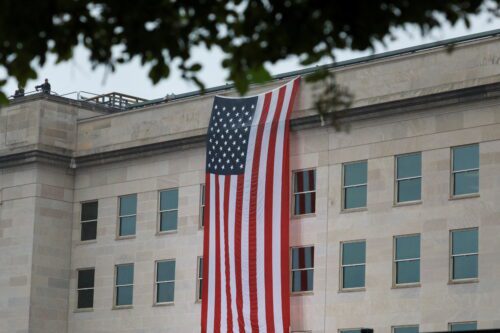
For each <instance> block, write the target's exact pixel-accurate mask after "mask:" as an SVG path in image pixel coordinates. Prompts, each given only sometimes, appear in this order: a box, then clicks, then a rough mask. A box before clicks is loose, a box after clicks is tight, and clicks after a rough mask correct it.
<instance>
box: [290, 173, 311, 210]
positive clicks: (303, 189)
mask: <svg viewBox="0 0 500 333" xmlns="http://www.w3.org/2000/svg"><path fill="white" fill-rule="evenodd" d="M293 201H294V203H293V215H304V214H312V213H314V212H315V211H316V170H314V169H313V170H304V171H296V172H294V173H293Z"/></svg>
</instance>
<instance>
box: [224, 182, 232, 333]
mask: <svg viewBox="0 0 500 333" xmlns="http://www.w3.org/2000/svg"><path fill="white" fill-rule="evenodd" d="M230 192H231V176H225V179H224V256H225V268H226V271H225V278H226V307H227V330H228V332H229V331H231V330H232V329H233V314H232V310H231V284H230V278H231V277H230V273H229V267H230V266H229V265H230V263H229V242H228V238H229V235H228V233H229V232H228V230H229V229H228V221H229V193H230Z"/></svg>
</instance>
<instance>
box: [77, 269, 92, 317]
mask: <svg viewBox="0 0 500 333" xmlns="http://www.w3.org/2000/svg"><path fill="white" fill-rule="evenodd" d="M89 270H93V271H94V286H93V287H92V288H78V283H79V282H80V271H89ZM91 289H92V294H93V295H95V267H85V268H78V269H77V270H76V311H90V310H92V309H93V308H94V297H93V296H92V307H90V308H79V307H78V300H79V299H80V293H79V291H80V290H91Z"/></svg>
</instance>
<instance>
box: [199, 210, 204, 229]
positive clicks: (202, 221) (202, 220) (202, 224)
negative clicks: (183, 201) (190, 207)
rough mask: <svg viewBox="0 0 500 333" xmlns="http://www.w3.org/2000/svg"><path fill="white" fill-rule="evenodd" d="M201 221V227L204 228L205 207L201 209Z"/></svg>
mask: <svg viewBox="0 0 500 333" xmlns="http://www.w3.org/2000/svg"><path fill="white" fill-rule="evenodd" d="M200 219H201V226H202V227H203V226H204V225H205V206H203V207H201V209H200Z"/></svg>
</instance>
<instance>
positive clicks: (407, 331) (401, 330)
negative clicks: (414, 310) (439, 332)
mask: <svg viewBox="0 0 500 333" xmlns="http://www.w3.org/2000/svg"><path fill="white" fill-rule="evenodd" d="M392 333H418V325H405V326H394V327H393V328H392Z"/></svg>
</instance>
